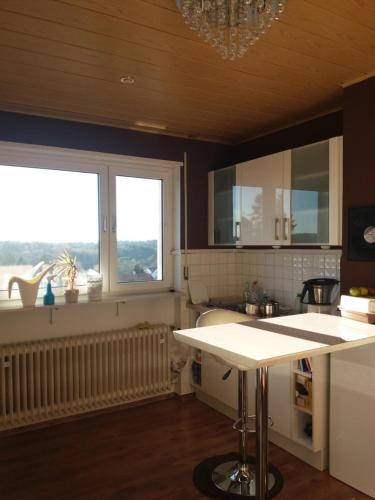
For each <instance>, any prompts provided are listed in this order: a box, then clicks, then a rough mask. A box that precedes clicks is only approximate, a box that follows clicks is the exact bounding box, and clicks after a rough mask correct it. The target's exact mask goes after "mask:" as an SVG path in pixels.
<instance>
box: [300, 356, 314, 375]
mask: <svg viewBox="0 0 375 500" xmlns="http://www.w3.org/2000/svg"><path fill="white" fill-rule="evenodd" d="M297 363H298V370H299V371H301V372H304V373H312V369H311V359H310V358H303V359H299V360H298V362H297Z"/></svg>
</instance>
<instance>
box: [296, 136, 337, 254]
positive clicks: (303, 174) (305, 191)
mask: <svg viewBox="0 0 375 500" xmlns="http://www.w3.org/2000/svg"><path fill="white" fill-rule="evenodd" d="M339 149H340V138H338V137H336V138H334V139H330V140H327V141H323V142H319V143H316V144H310V145H308V146H304V147H301V148H297V149H293V150H292V159H291V193H290V196H291V244H292V245H304V244H307V245H328V244H331V245H337V244H340V241H339V239H340V237H339V234H338V227H339V225H340V220H339V219H340V217H339V213H340V209H339V206H338V204H339V198H340V185H337V184H340V178H341V172H340V171H341V168H340V161H341V160H340V156H341V155H340V151H339Z"/></svg>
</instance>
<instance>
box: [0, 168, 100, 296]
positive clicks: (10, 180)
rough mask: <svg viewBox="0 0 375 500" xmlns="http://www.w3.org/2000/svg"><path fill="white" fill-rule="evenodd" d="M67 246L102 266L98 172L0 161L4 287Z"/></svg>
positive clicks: (0, 277) (0, 278)
mask: <svg viewBox="0 0 375 500" xmlns="http://www.w3.org/2000/svg"><path fill="white" fill-rule="evenodd" d="M64 249H67V250H68V251H69V252H70V253H71V254H72V255H73V256H76V257H77V264H78V267H79V269H80V273H79V276H78V280H77V284H78V285H79V284H83V283H85V282H86V271H88V269H90V268H91V269H95V270H99V227H98V175H97V174H91V173H81V172H67V171H60V170H46V169H38V168H27V167H13V166H5V165H0V289H1V290H6V289H7V288H8V281H9V278H10V276H12V275H27V274H28V273H29V272H30V270H31V269H32V268H33V266H35V265H36V264H38V263H39V262H41V261H44V262H45V263H46V264H49V263H51V262H53V261H54V260H55V259H56V257H58V255H59V254H60V253H61V252H62V251H63V250H64ZM55 285H61V282H57V283H55ZM42 286H43V285H42Z"/></svg>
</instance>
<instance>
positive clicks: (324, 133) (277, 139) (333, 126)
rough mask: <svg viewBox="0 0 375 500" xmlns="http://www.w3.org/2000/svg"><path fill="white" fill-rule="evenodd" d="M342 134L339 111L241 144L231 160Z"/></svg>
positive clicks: (252, 156)
mask: <svg viewBox="0 0 375 500" xmlns="http://www.w3.org/2000/svg"><path fill="white" fill-rule="evenodd" d="M341 134H342V111H337V112H335V113H330V114H328V115H325V116H321V117H319V118H315V119H314V120H310V121H308V122H304V123H301V124H299V125H295V126H293V127H288V128H285V129H283V130H278V131H277V132H273V133H272V134H268V135H265V136H263V137H258V138H257V139H253V140H251V141H248V142H244V143H242V144H239V145H238V146H236V147H235V148H234V149H233V151H232V153H231V157H230V160H231V161H232V162H233V163H240V162H243V161H246V160H252V159H254V158H259V157H260V156H265V155H269V154H273V153H278V152H279V151H283V150H285V149H290V148H297V147H299V146H305V145H306V144H311V143H313V142H319V141H324V140H325V139H329V138H330V137H336V136H338V135H341Z"/></svg>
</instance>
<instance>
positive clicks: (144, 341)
mask: <svg viewBox="0 0 375 500" xmlns="http://www.w3.org/2000/svg"><path fill="white" fill-rule="evenodd" d="M169 334H170V327H169V326H167V325H149V326H146V327H134V328H130V329H126V330H118V331H111V332H103V333H94V334H88V335H80V336H74V337H64V338H59V339H54V340H38V341H32V342H23V343H17V344H7V345H3V346H0V429H9V428H14V427H19V426H23V425H28V424H32V423H36V422H41V421H44V420H49V419H53V418H59V417H64V416H66V415H73V414H76V413H81V412H86V411H90V410H94V409H99V408H105V407H109V406H113V405H117V404H121V403H126V402H130V401H137V400H140V399H144V398H147V397H152V396H156V395H161V394H165V393H169V392H171V383H170V360H169V349H168V341H169Z"/></svg>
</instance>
